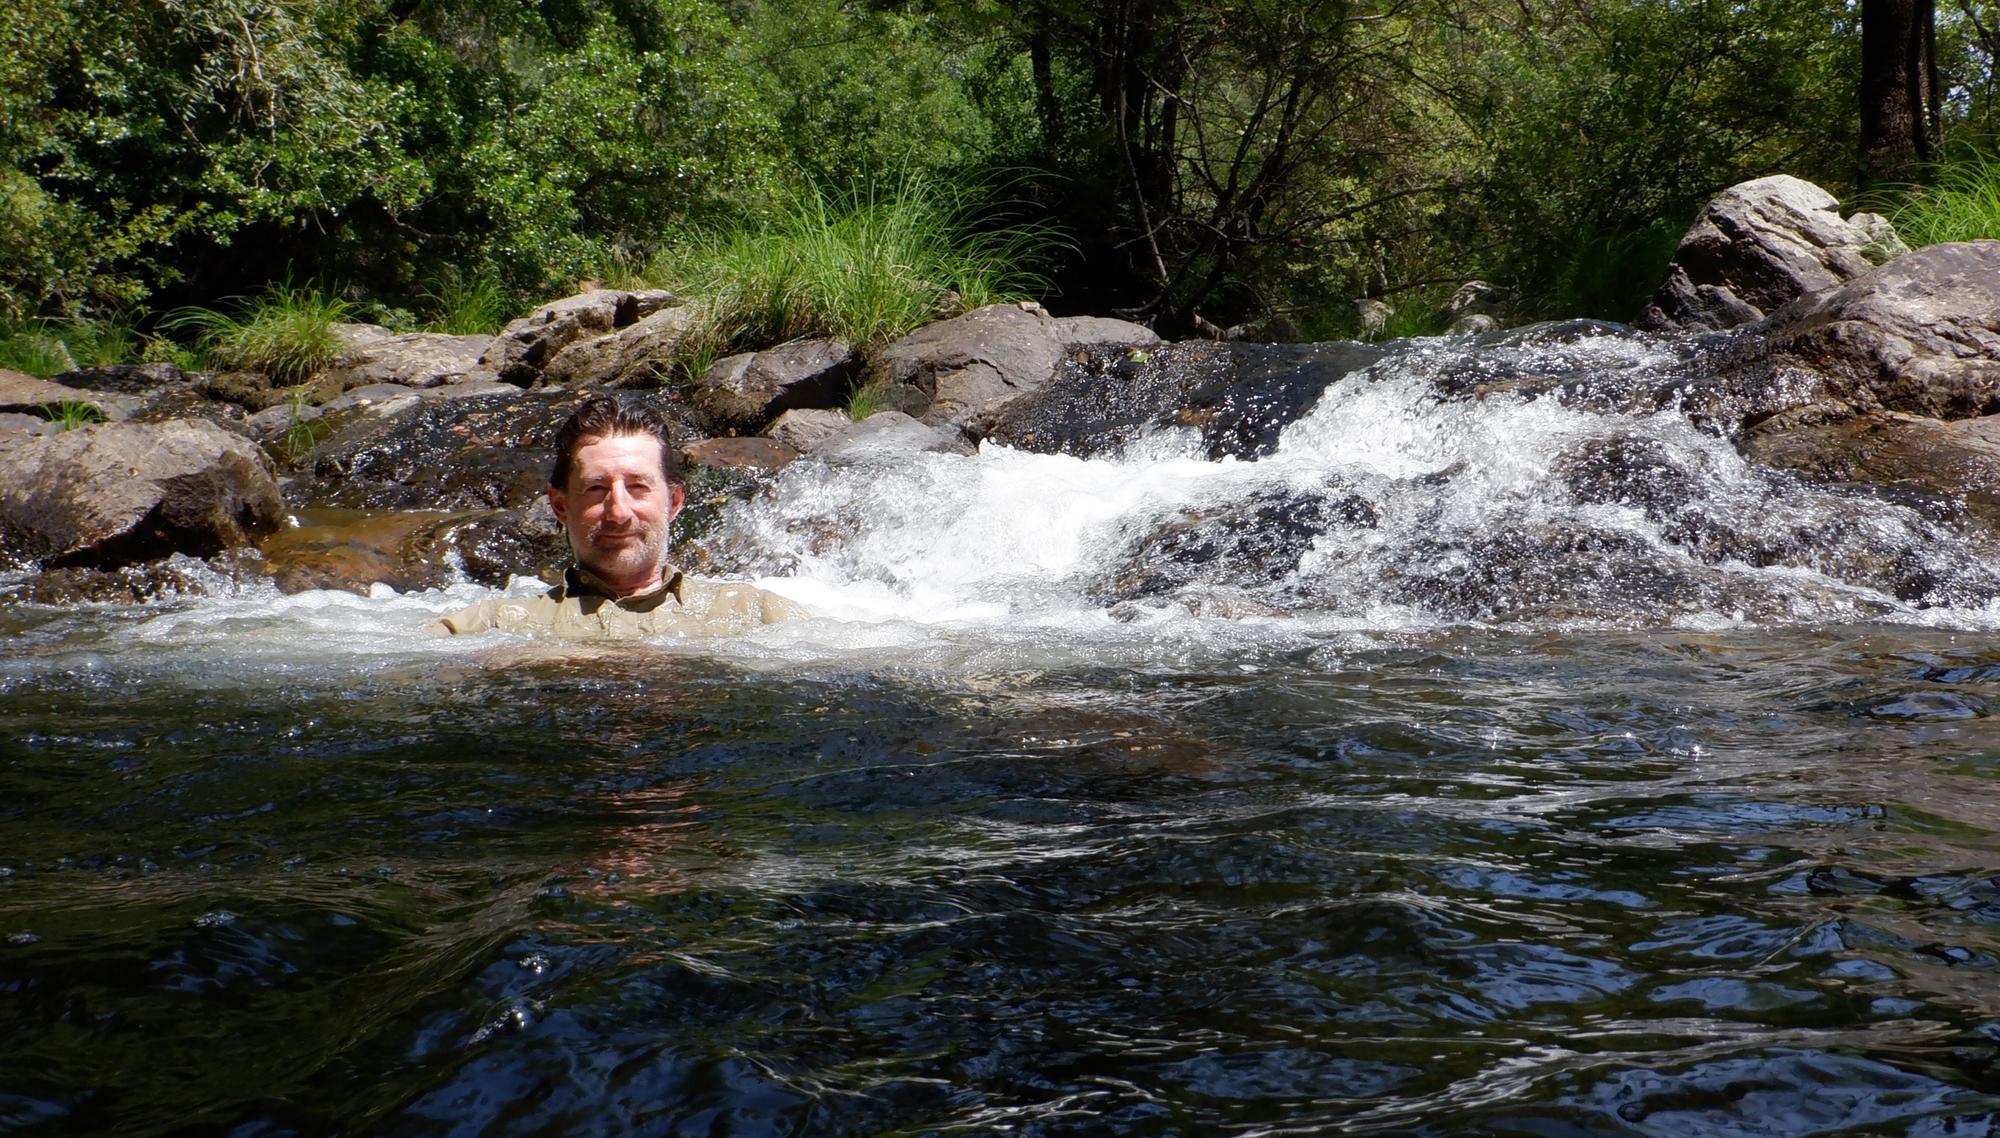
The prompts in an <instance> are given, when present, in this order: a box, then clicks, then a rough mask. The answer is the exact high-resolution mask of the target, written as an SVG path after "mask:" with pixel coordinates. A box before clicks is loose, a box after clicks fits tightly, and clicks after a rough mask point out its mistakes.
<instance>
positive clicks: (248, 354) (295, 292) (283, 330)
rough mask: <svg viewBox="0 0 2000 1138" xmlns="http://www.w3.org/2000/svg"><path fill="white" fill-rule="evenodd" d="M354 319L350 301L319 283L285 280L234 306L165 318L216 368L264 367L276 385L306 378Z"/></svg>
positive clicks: (331, 353) (334, 350)
mask: <svg viewBox="0 0 2000 1138" xmlns="http://www.w3.org/2000/svg"><path fill="white" fill-rule="evenodd" d="M353 318H354V308H353V306H352V305H351V304H349V303H348V302H347V301H344V300H340V299H338V298H336V297H332V296H329V295H328V294H326V293H325V292H322V291H321V290H319V289H316V288H310V287H296V286H293V285H290V284H281V285H277V286H275V287H273V288H271V289H270V290H269V291H267V292H264V293H262V294H260V295H258V296H255V297H250V298H239V299H238V300H237V302H236V303H235V305H234V306H233V311H229V312H223V311H219V310H217V309H213V308H198V307H190V308H182V309H177V310H175V311H174V312H172V313H169V314H168V316H167V317H166V318H165V319H164V320H162V321H161V322H160V325H161V327H163V328H166V329H168V330H170V331H175V332H181V333H192V334H193V335H194V337H195V341H196V345H197V346H198V347H199V349H200V350H201V352H202V353H203V355H204V356H205V357H206V360H207V362H208V364H209V366H211V367H216V368H225V369H242V370H245V371H257V372H262V373H263V374H264V375H266V376H268V377H269V378H270V380H271V382H272V384H274V385H288V384H294V383H301V382H304V380H305V379H306V378H307V377H308V376H311V375H312V374H313V373H314V372H316V371H318V370H319V369H321V368H323V367H325V366H326V365H328V364H330V363H332V362H333V361H334V360H335V358H337V357H338V356H339V354H340V339H339V337H338V336H337V335H336V334H335V332H334V327H333V326H334V325H335V324H341V323H346V322H348V321H351V320H352V319H353Z"/></svg>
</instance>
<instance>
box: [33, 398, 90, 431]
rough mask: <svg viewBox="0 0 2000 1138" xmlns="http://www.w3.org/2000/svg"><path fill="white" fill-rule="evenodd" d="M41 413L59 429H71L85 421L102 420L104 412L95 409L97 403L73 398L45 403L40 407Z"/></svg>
mask: <svg viewBox="0 0 2000 1138" xmlns="http://www.w3.org/2000/svg"><path fill="white" fill-rule="evenodd" d="M42 414H43V415H44V416H45V417H47V419H48V420H49V422H51V423H54V424H55V425H56V429H57V430H61V431H73V430H75V429H76V428H78V427H81V426H83V425H84V424H85V423H102V422H103V421H104V412H102V411H100V410H98V409H97V404H95V403H85V402H82V401H81V400H75V399H65V400H63V401H62V402H61V403H49V404H45V405H43V407H42Z"/></svg>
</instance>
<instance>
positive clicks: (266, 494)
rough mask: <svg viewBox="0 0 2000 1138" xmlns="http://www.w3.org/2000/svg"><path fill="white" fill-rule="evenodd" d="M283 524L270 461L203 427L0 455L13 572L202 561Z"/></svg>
mask: <svg viewBox="0 0 2000 1138" xmlns="http://www.w3.org/2000/svg"><path fill="white" fill-rule="evenodd" d="M283 516H284V500H283V498H282V497H280V495H279V493H278V484H277V480H276V477H275V476H274V474H273V472H272V469H271V463H270V460H269V459H267V458H266V457H265V456H264V454H263V452H262V451H260V450H258V449H257V447H256V446H255V445H253V444H252V443H250V442H249V441H247V440H245V439H243V438H241V437H240V436H237V435H234V434H231V433H230V432H228V431H225V430H223V429H222V428H220V427H217V426H215V425H213V424H211V423H206V422H199V421H187V420H176V421H173V422H168V423H158V424H148V423H102V424H96V425H92V426H84V427H79V428H76V429H75V430H71V431H65V432H63V433H61V434H58V435H52V436H47V437H41V438H36V437H20V436H17V437H15V438H13V439H10V440H9V442H8V444H7V445H6V446H5V447H0V550H4V551H5V552H6V553H7V554H8V555H10V556H12V557H14V558H17V559H20V560H24V561H33V562H40V563H43V564H45V565H47V566H50V567H54V568H62V567H66V566H84V567H91V568H109V567H116V566H120V565H130V564H134V563H137V562H142V561H151V560H156V559H159V558H163V557H166V556H168V555H170V554H173V553H187V554H190V555H193V556H196V557H208V556H212V555H214V554H216V553H219V552H221V551H223V550H225V549H230V548H233V547H236V546H241V545H245V544H248V543H249V542H250V541H251V540H252V539H253V538H254V537H255V536H256V535H258V534H260V533H265V532H268V531H270V530H271V529H273V528H275V527H276V526H277V524H278V522H279V519H281V518H282V517H283Z"/></svg>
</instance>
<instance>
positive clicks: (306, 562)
mask: <svg viewBox="0 0 2000 1138" xmlns="http://www.w3.org/2000/svg"><path fill="white" fill-rule="evenodd" d="M297 521H298V524H297V525H295V526H289V527H287V528H285V529H283V530H280V531H279V532H277V533H275V534H273V535H272V536H271V537H270V538H268V539H266V540H265V542H264V545H263V555H264V562H263V570H264V572H265V573H266V574H268V575H269V576H270V577H271V579H272V580H273V581H274V582H275V583H276V584H277V586H278V588H279V589H280V590H282V591H284V592H287V593H297V592H303V591H305V590H307V589H341V590H345V591H347V592H352V593H366V592H368V590H369V588H370V586H372V585H377V584H382V585H388V586H389V587H391V588H394V589H399V590H402V591H405V592H407V591H409V590H412V589H433V588H439V587H441V586H444V585H448V584H450V583H451V582H452V581H454V580H456V579H457V578H458V576H459V572H460V571H461V570H462V571H463V572H464V575H465V576H466V577H469V578H471V579H472V580H475V581H478V582H480V583H481V584H486V585H503V584H505V583H506V581H507V579H508V578H509V577H511V576H513V575H514V574H516V573H526V574H534V573H536V572H550V571H553V570H554V569H555V568H556V567H558V566H560V565H561V564H562V563H563V561H564V559H565V558H566V557H567V556H568V552H569V545H568V543H567V542H566V541H565V540H564V538H563V534H562V528H561V527H560V526H558V525H557V524H556V521H555V518H554V516H553V515H551V514H550V513H549V511H548V508H547V507H546V506H539V505H538V506H535V507H531V508H528V509H522V510H474V511H456V512H444V511H436V510H413V511H403V512H379V511H369V510H341V509H312V510H302V511H300V512H299V515H298V518H297Z"/></svg>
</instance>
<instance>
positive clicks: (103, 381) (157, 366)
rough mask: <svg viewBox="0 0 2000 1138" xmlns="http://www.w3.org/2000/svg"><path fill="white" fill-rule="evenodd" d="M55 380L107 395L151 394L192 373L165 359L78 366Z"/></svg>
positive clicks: (189, 380) (183, 380)
mask: <svg viewBox="0 0 2000 1138" xmlns="http://www.w3.org/2000/svg"><path fill="white" fill-rule="evenodd" d="M55 379H56V382H58V383H61V384H64V385H66V386H69V387H81V388H83V389H85V390H86V391H102V392H105V393H107V394H110V395H151V394H153V393H154V392H157V391H160V390H162V389H165V388H172V387H186V386H188V385H189V384H192V383H193V382H194V377H193V376H190V375H189V374H188V373H186V372H184V371H182V370H181V369H179V368H177V367H175V366H174V365H172V364H168V363H153V364H107V365H105V366H103V367H86V368H78V369H77V370H75V371H68V372H64V373H63V374H61V375H59V376H56V377H55Z"/></svg>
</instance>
